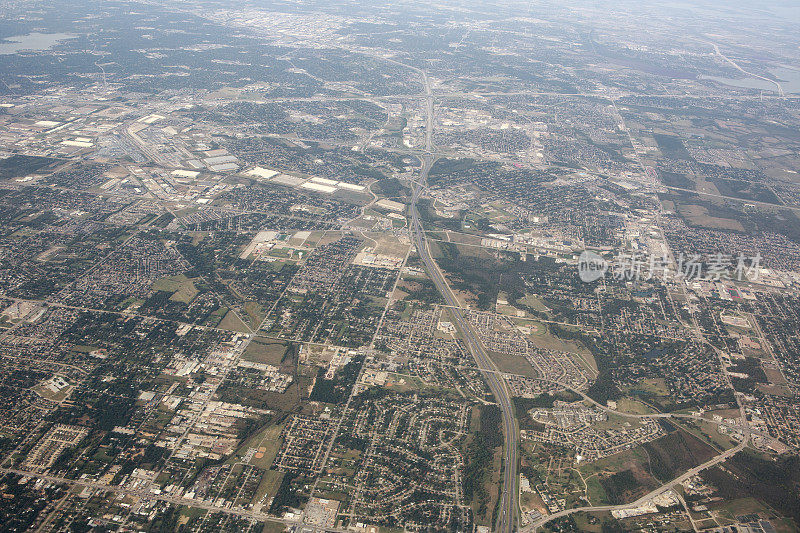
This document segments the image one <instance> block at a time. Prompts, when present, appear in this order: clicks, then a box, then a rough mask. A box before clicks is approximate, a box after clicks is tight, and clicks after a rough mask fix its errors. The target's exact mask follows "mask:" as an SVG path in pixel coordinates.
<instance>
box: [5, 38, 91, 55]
mask: <svg viewBox="0 0 800 533" xmlns="http://www.w3.org/2000/svg"><path fill="white" fill-rule="evenodd" d="M75 37H77V35H72V34H71V33H29V34H28V35H15V36H13V37H6V38H5V39H4V40H3V41H0V55H10V54H16V53H17V52H22V51H23V50H31V51H40V50H48V49H50V48H52V47H53V46H55V45H56V44H58V43H60V42H61V41H66V40H67V39H74V38H75Z"/></svg>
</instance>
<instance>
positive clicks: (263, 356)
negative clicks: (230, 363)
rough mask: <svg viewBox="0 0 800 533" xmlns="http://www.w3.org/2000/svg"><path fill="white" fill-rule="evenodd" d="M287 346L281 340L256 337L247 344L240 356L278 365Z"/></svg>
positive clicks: (248, 359)
mask: <svg viewBox="0 0 800 533" xmlns="http://www.w3.org/2000/svg"><path fill="white" fill-rule="evenodd" d="M287 349H288V346H287V345H286V343H283V342H281V341H275V340H270V339H265V338H264V337H256V338H255V339H253V340H252V342H250V344H249V345H248V346H247V349H246V350H245V351H244V353H243V354H242V358H243V359H245V360H247V361H253V362H256V363H265V364H268V365H274V366H280V364H281V361H282V360H283V356H284V354H286V350H287Z"/></svg>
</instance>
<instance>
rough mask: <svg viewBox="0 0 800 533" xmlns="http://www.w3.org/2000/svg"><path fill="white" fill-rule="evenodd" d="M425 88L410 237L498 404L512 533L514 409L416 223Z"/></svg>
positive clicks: (423, 176)
mask: <svg viewBox="0 0 800 533" xmlns="http://www.w3.org/2000/svg"><path fill="white" fill-rule="evenodd" d="M419 72H420V73H421V74H422V76H423V80H424V84H425V97H426V100H427V122H426V128H425V155H424V156H423V157H422V169H421V170H420V175H419V178H418V180H417V181H416V182H415V183H414V186H413V194H412V197H411V228H410V229H411V233H412V239H413V242H414V245H415V246H416V249H417V253H418V254H419V256H420V259H422V262H423V263H424V264H425V268H426V269H427V271H428V275H429V276H430V278H431V280H432V281H433V283H434V284H435V285H436V288H437V290H438V291H439V292H440V293H441V294H442V297H443V298H444V299H445V302H446V303H447V305H449V306H451V309H450V313H451V315H452V316H453V320H454V321H455V323H456V325H457V327H458V329H459V330H460V331H461V334H462V335H463V337H464V341H465V342H466V344H467V347H468V348H469V351H470V353H471V354H472V357H473V358H474V359H475V362H476V364H477V366H478V368H479V369H481V371H482V372H481V373H482V375H483V378H484V380H485V381H486V383H487V385H488V386H489V389H490V390H491V391H492V394H493V395H494V397H495V400H496V401H497V405H498V407H499V408H500V412H501V414H502V417H503V437H504V443H505V446H504V448H505V450H504V451H505V453H504V457H503V465H504V468H503V487H502V494H501V496H500V498H501V500H500V510H499V513H498V516H497V524H496V526H495V530H496V531H498V532H500V533H511V532H513V531H515V526H516V511H517V437H518V431H517V422H516V419H515V418H514V406H513V404H512V403H511V395H510V394H509V391H508V387H507V386H506V383H505V380H504V379H503V377H502V375H500V373H499V372H498V369H497V367H496V366H495V364H494V363H493V362H492V360H491V359H490V358H489V355H488V354H487V353H486V349H485V348H484V346H483V344H482V343H481V342H480V340H479V339H478V337H477V335H476V334H475V333H474V332H473V330H472V326H471V325H470V324H469V322H468V321H467V320H465V319H464V316H463V314H462V312H461V309H459V303H458V301H457V300H456V298H455V296H454V295H453V292H452V291H451V290H450V286H449V285H448V284H447V281H446V280H445V278H444V275H443V274H442V272H441V271H440V270H439V267H438V266H437V265H436V263H434V261H433V258H432V257H431V254H430V250H429V249H428V243H427V241H426V236H425V231H424V230H423V229H422V224H421V223H420V220H419V210H418V209H417V202H418V201H419V197H420V195H421V194H422V191H423V190H424V188H425V184H426V182H427V179H428V173H429V172H430V170H431V167H432V166H433V163H434V161H435V156H434V154H433V95H432V93H431V89H430V84H429V81H428V76H427V74H425V73H424V72H422V71H419Z"/></svg>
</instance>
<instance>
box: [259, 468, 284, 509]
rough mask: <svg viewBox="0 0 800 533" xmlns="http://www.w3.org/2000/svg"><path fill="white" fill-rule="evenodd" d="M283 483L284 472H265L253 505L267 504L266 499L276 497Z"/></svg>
mask: <svg viewBox="0 0 800 533" xmlns="http://www.w3.org/2000/svg"><path fill="white" fill-rule="evenodd" d="M281 481H283V472H278V471H277V470H267V471H266V472H264V475H263V476H262V478H261V483H259V484H258V488H257V489H256V493H255V495H254V496H253V499H252V503H253V505H255V504H257V503H259V502H262V503H266V501H264V500H265V498H266V499H269V498H272V497H273V496H275V493H276V492H278V487H280V486H281Z"/></svg>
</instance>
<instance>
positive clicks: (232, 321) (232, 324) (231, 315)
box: [217, 311, 250, 333]
mask: <svg viewBox="0 0 800 533" xmlns="http://www.w3.org/2000/svg"><path fill="white" fill-rule="evenodd" d="M217 327H218V328H220V329H227V330H229V331H240V332H242V333H249V331H250V330H249V329H248V328H247V325H246V324H245V323H244V322H242V321H241V319H240V318H239V316H238V315H237V314H236V313H235V312H233V311H228V312H227V313H225V316H224V317H223V318H222V320H221V321H220V323H219V324H218V325H217Z"/></svg>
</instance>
